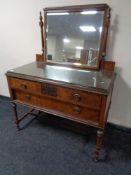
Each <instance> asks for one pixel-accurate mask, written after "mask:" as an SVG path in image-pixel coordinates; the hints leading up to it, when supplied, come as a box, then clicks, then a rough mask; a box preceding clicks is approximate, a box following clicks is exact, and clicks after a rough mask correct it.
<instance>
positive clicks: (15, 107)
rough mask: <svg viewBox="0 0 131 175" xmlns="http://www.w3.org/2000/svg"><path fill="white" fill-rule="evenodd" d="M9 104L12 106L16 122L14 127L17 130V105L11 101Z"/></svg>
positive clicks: (18, 127)
mask: <svg viewBox="0 0 131 175" xmlns="http://www.w3.org/2000/svg"><path fill="white" fill-rule="evenodd" d="M11 105H12V107H13V112H14V119H15V124H16V127H17V129H18V131H19V130H20V126H19V119H18V114H17V105H16V103H13V102H11Z"/></svg>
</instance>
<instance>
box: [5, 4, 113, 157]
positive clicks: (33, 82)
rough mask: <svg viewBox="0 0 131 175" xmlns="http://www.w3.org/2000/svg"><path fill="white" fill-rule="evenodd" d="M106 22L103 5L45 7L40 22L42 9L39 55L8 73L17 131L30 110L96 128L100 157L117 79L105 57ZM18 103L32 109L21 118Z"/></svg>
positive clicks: (106, 8) (106, 13)
mask: <svg viewBox="0 0 131 175" xmlns="http://www.w3.org/2000/svg"><path fill="white" fill-rule="evenodd" d="M109 22H110V8H109V6H108V5H107V4H96V5H84V6H67V7H55V8H46V9H44V23H43V19H42V15H41V13H40V23H39V24H40V27H41V39H42V54H41V55H37V59H36V62H32V63H29V64H27V65H23V66H21V67H18V68H15V69H12V70H9V71H8V72H7V73H6V76H7V80H8V86H9V91H10V96H11V99H12V102H11V103H12V106H13V110H14V116H15V123H16V126H17V128H18V130H19V129H20V122H21V121H22V120H23V119H24V118H25V117H26V116H27V115H28V114H32V112H33V109H37V110H38V111H44V112H46V113H50V114H53V115H57V116H60V117H63V118H66V119H69V120H72V121H75V122H78V123H82V124H85V125H88V126H91V127H94V128H96V130H97V139H96V150H95V160H98V159H99V150H100V146H101V143H102V136H103V131H104V129H105V124H106V122H107V116H108V112H109V108H110V104H111V96H112V90H113V85H114V80H115V73H114V66H115V63H114V62H111V61H105V60H104V57H105V55H106V42H107V34H108V27H109ZM43 26H44V29H43ZM82 27H83V29H82ZM84 27H85V28H84ZM84 30H85V31H84ZM93 30H94V31H93ZM94 60H95V61H94ZM19 103H20V104H23V105H26V106H29V107H32V108H33V109H32V110H31V111H30V112H29V113H27V114H25V115H24V116H23V117H22V118H19V117H18V114H17V104H19Z"/></svg>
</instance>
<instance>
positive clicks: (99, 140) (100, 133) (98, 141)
mask: <svg viewBox="0 0 131 175" xmlns="http://www.w3.org/2000/svg"><path fill="white" fill-rule="evenodd" d="M102 138H103V131H102V130H98V131H97V138H96V150H95V161H98V160H99V152H100V147H101V143H102Z"/></svg>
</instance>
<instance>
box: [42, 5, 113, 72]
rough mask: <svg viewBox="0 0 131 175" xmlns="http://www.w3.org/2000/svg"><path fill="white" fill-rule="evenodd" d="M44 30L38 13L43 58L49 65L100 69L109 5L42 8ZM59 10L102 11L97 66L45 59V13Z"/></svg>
mask: <svg viewBox="0 0 131 175" xmlns="http://www.w3.org/2000/svg"><path fill="white" fill-rule="evenodd" d="M43 10H44V23H43V24H44V31H43V26H42V25H41V24H42V16H41V13H40V23H39V24H40V26H41V37H42V51H43V59H44V62H45V63H46V64H51V65H60V66H66V67H75V68H80V69H89V70H99V69H100V63H101V61H102V60H103V59H104V58H105V56H106V47H107V37H108V29H109V25H110V7H109V6H108V5H107V4H90V5H76V6H63V7H47V8H44V9H43ZM57 10H59V12H64V11H66V12H80V11H82V10H85V11H86V10H96V11H103V12H104V15H103V24H102V27H103V30H102V32H101V36H100V46H99V54H98V55H99V56H98V61H97V66H96V67H93V66H87V65H73V64H66V63H58V62H51V61H47V43H46V38H47V33H46V28H47V13H48V12H56V11H57Z"/></svg>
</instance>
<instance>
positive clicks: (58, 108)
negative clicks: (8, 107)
mask: <svg viewBox="0 0 131 175" xmlns="http://www.w3.org/2000/svg"><path fill="white" fill-rule="evenodd" d="M15 99H16V100H18V101H21V102H23V103H26V104H29V105H33V106H36V107H40V108H43V110H47V111H53V112H52V113H54V114H57V113H58V115H59V114H60V115H62V116H64V115H66V118H69V119H72V120H79V121H83V122H84V123H86V122H87V123H88V121H90V122H94V123H98V122H99V113H100V111H99V110H93V109H90V108H86V107H83V106H79V105H74V104H70V103H67V102H61V101H59V100H55V99H50V98H47V97H43V96H37V95H33V94H30V93H24V92H22V91H15Z"/></svg>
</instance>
